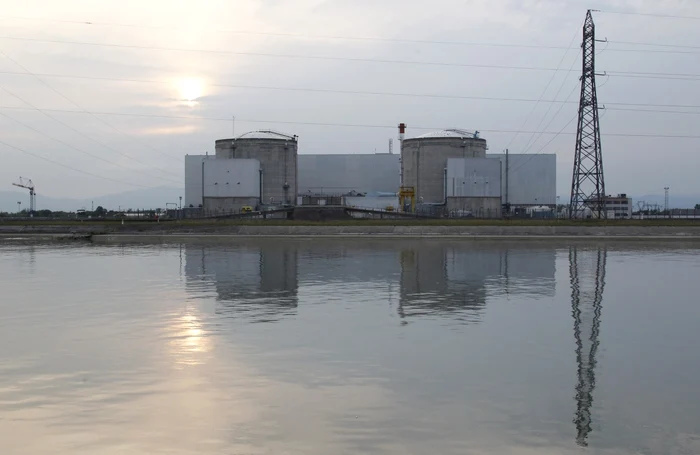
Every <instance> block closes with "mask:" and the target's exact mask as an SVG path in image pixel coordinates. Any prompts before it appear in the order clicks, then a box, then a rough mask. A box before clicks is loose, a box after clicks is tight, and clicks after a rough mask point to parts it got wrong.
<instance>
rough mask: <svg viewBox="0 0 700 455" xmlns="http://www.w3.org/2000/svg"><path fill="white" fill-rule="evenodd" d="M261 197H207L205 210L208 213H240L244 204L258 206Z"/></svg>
mask: <svg viewBox="0 0 700 455" xmlns="http://www.w3.org/2000/svg"><path fill="white" fill-rule="evenodd" d="M259 204H260V199H259V198H258V197H257V196H254V197H205V198H204V210H205V214H206V215H216V214H221V215H224V214H231V213H239V212H240V211H241V208H243V207H244V206H249V207H253V208H255V207H257V206H258V205H259Z"/></svg>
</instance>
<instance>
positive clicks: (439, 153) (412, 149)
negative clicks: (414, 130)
mask: <svg viewBox="0 0 700 455" xmlns="http://www.w3.org/2000/svg"><path fill="white" fill-rule="evenodd" d="M485 156H486V141H485V140H484V139H476V138H439V137H432V138H416V139H406V140H404V141H403V144H402V147H401V169H402V172H403V185H404V186H412V187H414V188H415V190H416V198H417V199H418V200H419V201H420V200H421V198H423V202H424V203H441V202H443V201H444V197H445V195H444V192H445V189H444V188H445V168H446V167H447V159H448V158H484V157H485Z"/></svg>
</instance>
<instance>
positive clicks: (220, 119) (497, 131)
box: [0, 106, 700, 139]
mask: <svg viewBox="0 0 700 455" xmlns="http://www.w3.org/2000/svg"><path fill="white" fill-rule="evenodd" d="M0 109H14V110H32V109H27V108H21V107H9V106H0ZM45 110H46V111H50V112H63V113H70V114H84V112H80V111H71V110H67V109H45ZM95 113H96V114H98V115H116V116H125V117H140V118H165V119H181V120H203V121H216V122H228V123H230V122H231V118H230V117H192V116H177V115H158V114H134V113H121V112H95ZM239 121H240V122H243V123H264V124H280V125H300V126H328V127H344V128H374V129H391V130H394V129H396V125H394V124H391V125H379V124H374V125H373V124H358V123H334V122H301V121H287V120H260V119H239V118H238V117H236V122H239ZM443 128H444V127H441V126H432V127H427V126H411V129H415V130H421V131H423V130H427V131H435V130H440V129H443ZM479 131H481V132H484V133H495V134H512V133H515V131H517V130H502V129H483V128H479ZM532 133H535V134H562V133H557V132H554V131H521V134H532ZM564 134H574V133H564ZM605 136H609V137H647V138H663V139H672V138H673V139H700V135H683V134H647V133H606V134H605Z"/></svg>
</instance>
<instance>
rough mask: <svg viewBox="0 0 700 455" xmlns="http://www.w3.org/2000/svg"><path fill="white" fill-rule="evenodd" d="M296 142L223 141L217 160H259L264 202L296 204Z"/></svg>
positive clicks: (260, 140) (217, 150)
mask: <svg viewBox="0 0 700 455" xmlns="http://www.w3.org/2000/svg"><path fill="white" fill-rule="evenodd" d="M297 146H298V144H297V141H295V140H291V139H290V140H284V139H246V138H242V139H220V140H218V141H216V158H217V160H218V159H246V158H247V159H256V160H258V161H260V167H261V168H262V171H263V173H262V174H263V176H262V177H263V182H262V186H263V195H262V196H263V202H264V203H265V204H270V203H271V202H270V200H271V199H272V200H273V204H281V203H288V204H294V203H295V202H296V195H297V190H298V188H297V181H298V178H297Z"/></svg>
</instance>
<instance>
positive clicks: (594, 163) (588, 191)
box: [569, 10, 607, 218]
mask: <svg viewBox="0 0 700 455" xmlns="http://www.w3.org/2000/svg"><path fill="white" fill-rule="evenodd" d="M595 42H596V39H595V24H594V23H593V15H592V14H591V10H588V13H587V14H586V22H585V23H584V24H583V44H582V45H581V48H582V51H583V52H582V55H583V72H582V74H581V101H580V102H579V108H578V129H577V131H576V152H575V153H576V154H575V156H574V175H573V179H572V181H571V203H570V204H571V205H570V207H569V217H570V218H584V217H585V214H586V212H587V210H591V211H592V212H593V216H594V217H598V218H605V217H606V213H607V212H606V210H605V179H604V178H603V154H602V151H601V147H600V122H599V118H598V94H597V92H596V83H595V76H596V73H595Z"/></svg>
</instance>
